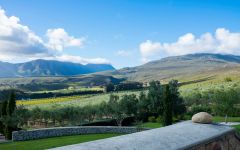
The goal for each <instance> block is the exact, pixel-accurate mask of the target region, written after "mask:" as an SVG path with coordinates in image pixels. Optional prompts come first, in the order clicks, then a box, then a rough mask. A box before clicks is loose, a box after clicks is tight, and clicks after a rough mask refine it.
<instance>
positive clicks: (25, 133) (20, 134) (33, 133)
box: [12, 126, 147, 141]
mask: <svg viewBox="0 0 240 150" xmlns="http://www.w3.org/2000/svg"><path fill="white" fill-rule="evenodd" d="M143 130H147V128H137V127H125V126H72V127H55V128H42V129H32V130H20V131H14V132H13V133H12V140H13V141H26V140H34V139H41V138H49V137H56V136H67V135H80V134H100V133H119V134H129V133H135V132H139V131H143Z"/></svg>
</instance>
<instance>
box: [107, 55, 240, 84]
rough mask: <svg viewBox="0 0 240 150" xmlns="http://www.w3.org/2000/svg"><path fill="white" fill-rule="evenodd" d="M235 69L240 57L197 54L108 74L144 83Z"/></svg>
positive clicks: (157, 61) (165, 59)
mask: <svg viewBox="0 0 240 150" xmlns="http://www.w3.org/2000/svg"><path fill="white" fill-rule="evenodd" d="M236 67H240V56H235V55H222V54H210V53H199V54H188V55H182V56H172V57H166V58H163V59H160V60H155V61H151V62H148V63H146V64H143V65H141V66H137V67H128V68H123V69H120V70H114V71H110V74H112V75H120V76H123V77H125V78H127V79H128V80H133V81H142V82H146V81H150V80H165V79H170V78H181V77H187V76H192V75H197V74H202V73H206V72H213V71H216V70H225V69H230V68H236ZM108 73H109V72H108Z"/></svg>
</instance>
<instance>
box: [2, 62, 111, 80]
mask: <svg viewBox="0 0 240 150" xmlns="http://www.w3.org/2000/svg"><path fill="white" fill-rule="evenodd" d="M0 70H2V71H1V72H0V77H19V76H22V77H29V76H72V75H80V74H89V73H95V72H100V71H106V70H114V68H113V66H111V65H109V64H86V65H82V64H78V63H72V62H61V61H55V60H41V59H38V60H33V61H29V62H25V63H18V64H11V63H5V62H0Z"/></svg>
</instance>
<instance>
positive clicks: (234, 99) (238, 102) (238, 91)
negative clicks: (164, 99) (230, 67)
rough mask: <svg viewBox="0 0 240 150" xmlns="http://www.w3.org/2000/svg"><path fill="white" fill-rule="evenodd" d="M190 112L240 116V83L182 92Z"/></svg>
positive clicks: (190, 113)
mask: <svg viewBox="0 0 240 150" xmlns="http://www.w3.org/2000/svg"><path fill="white" fill-rule="evenodd" d="M181 95H182V97H183V98H184V100H185V103H186V106H187V107H188V108H189V110H188V114H189V115H192V114H194V113H196V112H200V111H205V112H209V113H211V114H214V115H219V116H232V117H237V116H240V87H239V85H236V84H235V85H232V86H227V87H225V86H220V87H217V86H215V87H212V88H209V89H201V88H196V89H192V90H186V91H184V92H182V94H181Z"/></svg>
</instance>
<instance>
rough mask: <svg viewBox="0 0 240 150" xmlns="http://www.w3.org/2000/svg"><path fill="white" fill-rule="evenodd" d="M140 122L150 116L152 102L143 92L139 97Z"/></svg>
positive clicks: (138, 116)
mask: <svg viewBox="0 0 240 150" xmlns="http://www.w3.org/2000/svg"><path fill="white" fill-rule="evenodd" d="M138 99H139V100H138V104H137V108H138V115H137V118H138V120H146V119H147V117H148V115H149V114H150V101H149V100H148V98H147V96H146V94H145V93H144V92H143V91H141V92H140V94H139V97H138Z"/></svg>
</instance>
